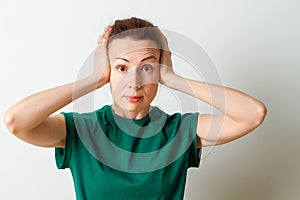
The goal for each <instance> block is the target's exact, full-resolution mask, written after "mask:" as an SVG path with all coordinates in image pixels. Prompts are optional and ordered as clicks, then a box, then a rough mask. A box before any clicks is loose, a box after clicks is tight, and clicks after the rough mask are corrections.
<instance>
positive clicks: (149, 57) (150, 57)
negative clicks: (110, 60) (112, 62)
mask: <svg viewBox="0 0 300 200" xmlns="http://www.w3.org/2000/svg"><path fill="white" fill-rule="evenodd" d="M152 58H154V59H156V57H155V56H148V57H146V58H143V59H142V60H141V62H144V61H145V60H148V59H152ZM116 59H121V60H124V61H126V62H128V63H129V60H127V59H126V58H122V57H117V58H116Z"/></svg>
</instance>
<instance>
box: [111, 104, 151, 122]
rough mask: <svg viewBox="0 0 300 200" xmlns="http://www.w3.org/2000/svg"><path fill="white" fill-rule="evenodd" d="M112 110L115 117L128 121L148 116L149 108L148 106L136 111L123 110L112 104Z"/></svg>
mask: <svg viewBox="0 0 300 200" xmlns="http://www.w3.org/2000/svg"><path fill="white" fill-rule="evenodd" d="M112 109H113V111H114V113H115V114H116V115H119V116H121V117H125V118H128V119H142V118H144V117H146V116H147V115H148V114H149V112H150V110H151V106H150V105H149V106H148V107H145V108H139V109H138V110H125V109H123V108H121V107H120V106H119V105H117V104H115V103H114V104H113V105H112Z"/></svg>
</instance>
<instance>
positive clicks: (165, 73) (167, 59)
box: [159, 31, 174, 85]
mask: <svg viewBox="0 0 300 200" xmlns="http://www.w3.org/2000/svg"><path fill="white" fill-rule="evenodd" d="M160 32H161V31H160ZM161 41H162V49H161V53H160V61H159V63H160V69H159V82H160V83H161V84H164V85H166V84H167V80H168V78H169V75H172V74H174V71H173V66H172V58H171V57H172V53H171V51H170V49H169V45H168V40H167V38H166V37H165V36H164V34H163V33H162V32H161Z"/></svg>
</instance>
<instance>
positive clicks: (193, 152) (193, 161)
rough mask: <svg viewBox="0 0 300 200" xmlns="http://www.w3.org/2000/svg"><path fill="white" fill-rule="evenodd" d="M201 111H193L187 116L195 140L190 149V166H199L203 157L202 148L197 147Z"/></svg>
mask: <svg viewBox="0 0 300 200" xmlns="http://www.w3.org/2000/svg"><path fill="white" fill-rule="evenodd" d="M198 115H199V113H198V112H197V113H192V114H189V115H188V116H187V118H186V119H187V121H188V123H189V125H190V126H189V131H190V133H189V134H191V135H193V137H194V140H193V142H192V143H191V145H190V147H189V149H188V167H199V165H200V158H201V148H197V144H198V137H197V124H198Z"/></svg>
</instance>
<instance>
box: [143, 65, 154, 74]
mask: <svg viewBox="0 0 300 200" xmlns="http://www.w3.org/2000/svg"><path fill="white" fill-rule="evenodd" d="M152 69H153V67H152V66H151V65H149V64H148V65H143V66H142V70H143V71H146V72H149V71H152Z"/></svg>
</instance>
